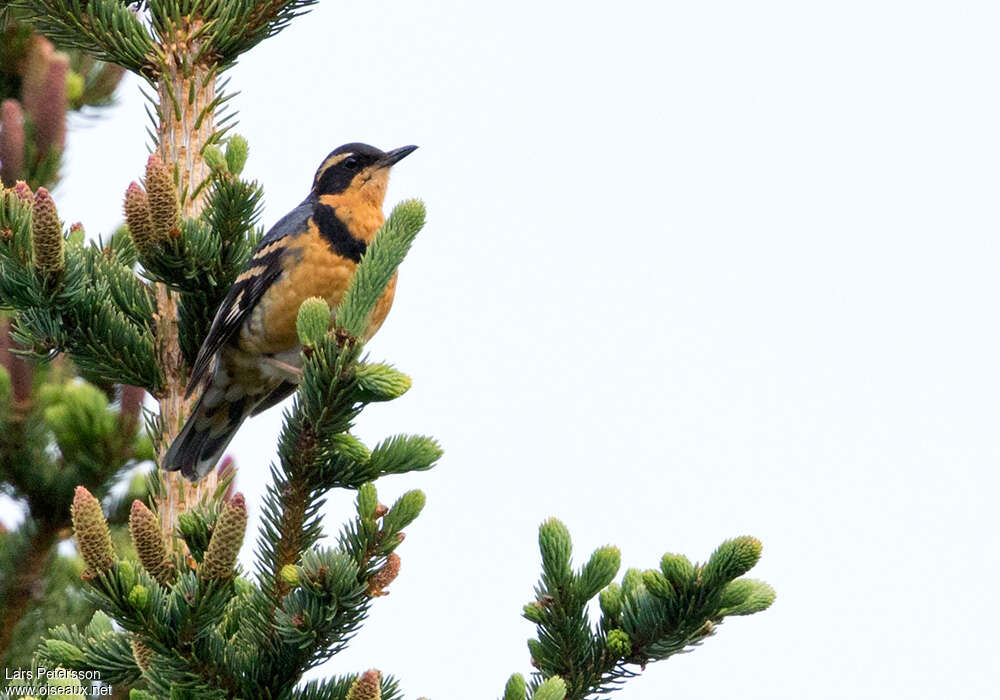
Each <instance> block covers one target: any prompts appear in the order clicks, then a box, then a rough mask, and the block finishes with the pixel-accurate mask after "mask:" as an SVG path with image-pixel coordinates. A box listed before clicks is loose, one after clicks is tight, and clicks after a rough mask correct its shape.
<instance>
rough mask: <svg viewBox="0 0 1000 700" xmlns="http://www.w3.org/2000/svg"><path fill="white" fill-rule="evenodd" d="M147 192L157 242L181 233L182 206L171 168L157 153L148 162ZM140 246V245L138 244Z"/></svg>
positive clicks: (154, 236)
mask: <svg viewBox="0 0 1000 700" xmlns="http://www.w3.org/2000/svg"><path fill="white" fill-rule="evenodd" d="M145 184H146V193H147V197H148V199H149V218H150V221H151V222H152V224H153V240H154V241H156V242H157V243H159V242H161V241H165V240H168V239H170V238H177V237H178V236H179V235H180V225H181V219H180V206H179V204H178V201H177V187H176V186H175V185H174V178H173V176H172V175H171V173H170V170H169V169H168V168H167V166H166V165H164V164H163V161H162V160H160V157H159V156H158V155H156V154H155V153H154V154H153V155H151V156H150V157H149V160H148V161H147V162H146V183H145ZM137 247H138V246H137Z"/></svg>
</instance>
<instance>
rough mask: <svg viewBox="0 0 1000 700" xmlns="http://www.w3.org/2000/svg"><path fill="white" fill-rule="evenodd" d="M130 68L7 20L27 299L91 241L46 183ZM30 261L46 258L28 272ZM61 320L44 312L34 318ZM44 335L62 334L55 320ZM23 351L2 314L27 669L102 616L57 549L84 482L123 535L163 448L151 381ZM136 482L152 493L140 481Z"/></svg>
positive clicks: (7, 179) (12, 577)
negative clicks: (70, 626)
mask: <svg viewBox="0 0 1000 700" xmlns="http://www.w3.org/2000/svg"><path fill="white" fill-rule="evenodd" d="M122 74H123V70H122V69H121V68H120V67H119V66H115V65H112V64H106V63H99V62H97V61H95V60H94V59H92V58H91V57H89V56H86V55H84V54H82V53H80V52H78V51H73V50H66V47H64V46H60V45H53V43H52V42H50V41H49V40H48V39H46V38H45V37H43V36H42V35H40V34H38V33H37V32H35V31H34V30H33V29H32V28H31V27H30V26H29V25H28V24H27V23H26V22H24V21H23V15H21V14H20V13H17V12H14V11H11V10H4V12H3V14H2V15H0V181H2V183H3V185H6V186H7V187H6V188H5V189H3V190H2V191H3V194H2V195H0V201H2V205H0V260H2V262H0V279H2V280H3V283H9V285H10V287H12V288H13V289H14V290H15V294H16V293H17V291H16V290H20V293H21V294H22V295H28V296H31V295H32V294H33V293H35V292H37V294H38V296H37V299H36V300H37V301H39V302H41V301H42V300H43V298H44V295H46V294H47V293H48V292H47V291H42V290H43V289H47V287H46V282H45V280H46V279H48V278H50V277H54V276H58V275H60V274H61V272H62V271H63V269H64V266H65V265H64V256H65V247H66V246H72V247H74V248H79V247H80V245H81V242H82V233H83V232H82V229H81V227H80V226H79V225H74V226H72V227H70V232H69V234H68V235H67V236H65V237H64V235H63V229H62V224H61V223H60V222H59V220H58V216H57V213H56V209H55V203H54V202H53V200H52V197H51V196H50V195H49V194H48V191H47V190H46V189H45V187H51V186H52V185H54V184H55V183H56V182H57V180H58V174H59V169H60V162H61V157H62V152H63V148H64V146H65V136H66V121H67V118H68V115H69V114H70V113H72V112H75V111H86V112H93V111H94V108H97V107H103V106H107V105H108V104H110V102H111V95H112V93H113V91H114V89H115V87H116V86H117V85H118V82H119V80H120V79H121V76H122ZM0 187H2V186H0ZM36 190H37V191H36ZM11 199H12V200H14V201H8V200H11ZM32 217H34V218H35V219H37V220H38V224H39V225H38V229H39V232H40V235H39V236H36V237H32V236H31V235H30V219H31V218H32ZM31 260H37V261H38V265H37V266H36V270H35V271H33V272H30V273H29V272H28V271H27V264H28V263H29V262H30V261H31ZM12 264H13V265H14V266H13V267H12ZM32 286H35V292H32V291H31V287H32ZM115 290H116V291H121V290H118V289H117V287H115ZM4 305H6V304H4ZM28 315H29V316H31V315H32V312H30V311H29V312H28ZM50 321H51V317H49V316H48V315H47V314H44V313H42V314H35V320H34V321H33V323H35V324H37V327H39V328H41V327H42V326H43V325H44V324H46V323H47V322H50ZM45 332H46V333H47V334H51V335H53V336H54V335H57V334H60V333H61V332H62V329H61V328H60V327H57V326H55V325H54V324H53V325H52V326H51V327H50V328H49V329H48V330H47V331H45ZM23 350H24V348H22V347H20V346H19V345H17V343H16V342H14V339H13V338H12V337H11V334H10V321H9V319H8V318H7V316H6V315H4V314H2V313H0V491H2V493H4V494H5V495H6V496H7V497H9V498H11V499H13V500H14V501H15V502H16V503H17V504H18V505H19V506H20V507H21V510H22V511H23V515H24V517H23V520H21V521H20V522H19V523H18V524H17V525H16V527H15V528H13V529H12V530H10V531H6V530H2V531H0V665H3V666H5V667H7V668H25V667H28V666H29V665H30V662H31V657H32V654H33V653H34V650H35V647H36V646H37V644H38V641H39V639H40V638H41V637H42V635H43V634H44V633H45V631H46V630H47V629H48V628H49V627H51V626H52V625H54V624H56V623H57V622H77V623H84V622H86V620H87V619H89V618H90V616H91V614H92V613H93V607H92V606H91V605H90V604H89V602H88V601H87V600H86V599H85V598H84V596H83V594H82V591H81V586H80V574H81V572H82V570H83V564H82V562H81V560H80V558H79V557H78V556H76V555H74V554H66V553H60V550H59V548H58V547H57V545H59V544H60V543H61V542H63V541H64V540H65V538H66V537H67V536H68V535H69V534H70V511H69V506H70V503H71V502H72V499H73V490H74V486H76V485H77V484H86V485H87V486H88V487H89V488H91V489H93V491H94V492H95V493H96V494H98V495H99V496H100V497H101V498H103V499H105V501H106V502H107V505H108V507H109V510H110V511H111V513H110V521H111V523H112V529H113V530H114V531H115V532H116V533H117V532H118V531H119V530H120V529H121V528H122V525H123V524H124V512H123V511H122V509H121V506H120V501H119V500H118V499H114V498H112V497H111V496H110V495H109V489H110V487H111V485H112V484H113V483H115V482H116V481H118V480H119V479H120V477H121V475H122V474H124V473H125V472H127V471H129V470H130V469H132V467H133V466H134V465H136V464H138V463H140V462H142V461H143V460H148V459H150V458H151V457H152V446H151V444H150V442H149V440H148V439H147V438H145V437H144V436H143V435H141V434H139V432H138V430H137V429H138V427H139V423H140V410H141V401H142V392H141V390H138V389H137V388H135V387H128V386H118V387H116V386H113V385H110V384H101V385H99V386H95V385H92V384H88V383H86V382H83V381H81V380H80V379H79V378H78V377H77V376H76V375H77V369H76V368H75V367H74V366H73V365H72V364H71V363H69V362H67V361H65V359H64V358H59V359H57V360H56V361H54V362H53V363H51V364H49V365H47V366H41V367H34V366H32V365H31V364H30V363H29V362H27V361H26V360H24V359H23V358H22V356H21V355H20V353H21V352H22V351H23ZM129 491H130V492H131V493H132V495H133V496H137V495H142V493H143V492H144V488H143V485H142V483H141V480H139V481H136V482H134V483H133V484H132V485H131V487H130V488H129ZM62 551H63V552H65V548H62Z"/></svg>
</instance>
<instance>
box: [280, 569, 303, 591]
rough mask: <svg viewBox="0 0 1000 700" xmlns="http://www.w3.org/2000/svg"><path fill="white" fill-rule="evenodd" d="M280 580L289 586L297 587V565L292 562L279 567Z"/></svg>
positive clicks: (298, 580)
mask: <svg viewBox="0 0 1000 700" xmlns="http://www.w3.org/2000/svg"><path fill="white" fill-rule="evenodd" d="M281 580H282V581H284V582H285V583H286V584H288V587H289V588H297V587H298V585H299V583H300V582H301V578H300V577H299V567H297V566H295V565H294V564H285V565H284V566H283V567H281Z"/></svg>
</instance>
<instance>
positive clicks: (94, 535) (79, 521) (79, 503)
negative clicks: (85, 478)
mask: <svg viewBox="0 0 1000 700" xmlns="http://www.w3.org/2000/svg"><path fill="white" fill-rule="evenodd" d="M70 514H71V516H72V519H73V532H74V533H75V534H76V544H77V548H78V549H79V550H80V556H81V557H83V562H84V563H85V564H86V565H87V569H86V570H85V571H84V572H83V574H82V577H83V579H84V580H89V579H92V578H94V577H96V576H97V575H99V574H102V573H105V572H107V571H110V570H111V565H112V563H113V561H114V549H113V548H112V546H111V533H110V532H109V531H108V521H107V520H105V519H104V511H102V510H101V504H100V502H98V500H97V499H96V498H94V497H93V495H91V493H90V491H88V490H87V489H85V488H84V487H83V486H77V487H76V492H75V493H74V494H73V506H72V508H71V509H70Z"/></svg>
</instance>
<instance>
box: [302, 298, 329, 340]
mask: <svg viewBox="0 0 1000 700" xmlns="http://www.w3.org/2000/svg"><path fill="white" fill-rule="evenodd" d="M329 329H330V306H329V304H327V303H326V300H325V299H321V298H320V297H310V298H309V299H306V300H305V301H304V302H302V304H300V305H299V315H298V317H297V318H296V319H295V331H296V332H297V333H298V336H299V342H300V343H302V344H303V345H305V346H306V347H315V346H316V345H318V344H319V343H321V342H322V341H323V338H324V337H326V332H327V331H328V330H329Z"/></svg>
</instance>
